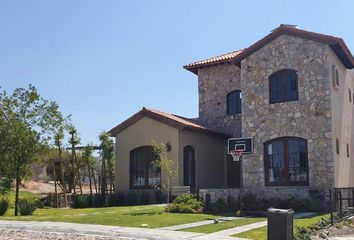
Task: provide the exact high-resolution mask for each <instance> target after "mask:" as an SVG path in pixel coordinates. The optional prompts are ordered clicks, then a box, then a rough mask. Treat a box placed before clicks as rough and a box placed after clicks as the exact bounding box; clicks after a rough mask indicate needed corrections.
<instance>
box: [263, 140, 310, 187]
mask: <svg viewBox="0 0 354 240" xmlns="http://www.w3.org/2000/svg"><path fill="white" fill-rule="evenodd" d="M264 149H265V151H264V153H265V156H264V159H265V162H264V165H265V183H266V185H267V186H287V185H308V181H309V178H308V159H307V141H306V139H302V138H297V137H282V138H276V139H273V140H270V141H268V142H266V143H264Z"/></svg>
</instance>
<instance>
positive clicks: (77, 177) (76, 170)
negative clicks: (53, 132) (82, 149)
mask: <svg viewBox="0 0 354 240" xmlns="http://www.w3.org/2000/svg"><path fill="white" fill-rule="evenodd" d="M69 134H70V135H71V138H70V140H69V143H70V144H71V164H72V171H73V178H74V179H73V180H74V195H76V184H77V183H78V184H79V188H80V195H82V184H81V174H80V166H79V165H80V164H79V162H78V160H77V156H76V151H75V147H76V145H77V144H79V143H80V138H79V137H78V135H77V131H76V128H75V127H73V126H72V127H71V128H70V131H69Z"/></svg>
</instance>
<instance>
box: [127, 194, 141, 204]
mask: <svg viewBox="0 0 354 240" xmlns="http://www.w3.org/2000/svg"><path fill="white" fill-rule="evenodd" d="M137 202H138V196H137V194H136V192H129V193H128V194H127V202H126V204H127V205H136V204H137Z"/></svg>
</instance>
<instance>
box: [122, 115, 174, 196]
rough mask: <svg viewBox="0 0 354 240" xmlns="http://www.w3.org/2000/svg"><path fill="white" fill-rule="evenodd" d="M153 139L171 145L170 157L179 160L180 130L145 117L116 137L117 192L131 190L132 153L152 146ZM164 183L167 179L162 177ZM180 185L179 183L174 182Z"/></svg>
mask: <svg viewBox="0 0 354 240" xmlns="http://www.w3.org/2000/svg"><path fill="white" fill-rule="evenodd" d="M151 138H153V139H154V140H156V141H157V142H162V143H170V145H171V147H172V148H171V151H170V152H168V157H169V158H170V159H172V160H173V161H177V160H178V130H177V129H176V128H173V127H170V126H168V125H166V124H162V123H161V122H158V121H156V120H153V119H150V118H147V117H144V118H142V119H140V120H138V121H137V122H135V123H134V124H133V125H131V126H129V127H128V128H126V129H125V130H123V131H122V132H120V133H119V134H118V135H117V136H116V149H117V158H118V160H117V161H116V173H117V174H116V180H115V181H116V190H117V191H127V190H129V187H130V186H129V168H130V166H129V161H130V151H131V150H133V149H135V148H137V147H141V146H151V145H152V144H151ZM162 182H163V183H165V178H164V176H163V175H162ZM172 184H173V185H179V183H178V182H176V181H175V182H172Z"/></svg>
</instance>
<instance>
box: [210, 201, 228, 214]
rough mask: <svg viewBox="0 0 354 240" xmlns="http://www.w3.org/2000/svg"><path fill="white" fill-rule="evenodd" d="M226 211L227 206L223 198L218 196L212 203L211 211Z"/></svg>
mask: <svg viewBox="0 0 354 240" xmlns="http://www.w3.org/2000/svg"><path fill="white" fill-rule="evenodd" d="M228 211H229V206H228V204H227V203H226V201H225V199H223V198H219V199H218V200H216V202H215V203H213V204H212V212H213V213H226V212H228Z"/></svg>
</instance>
